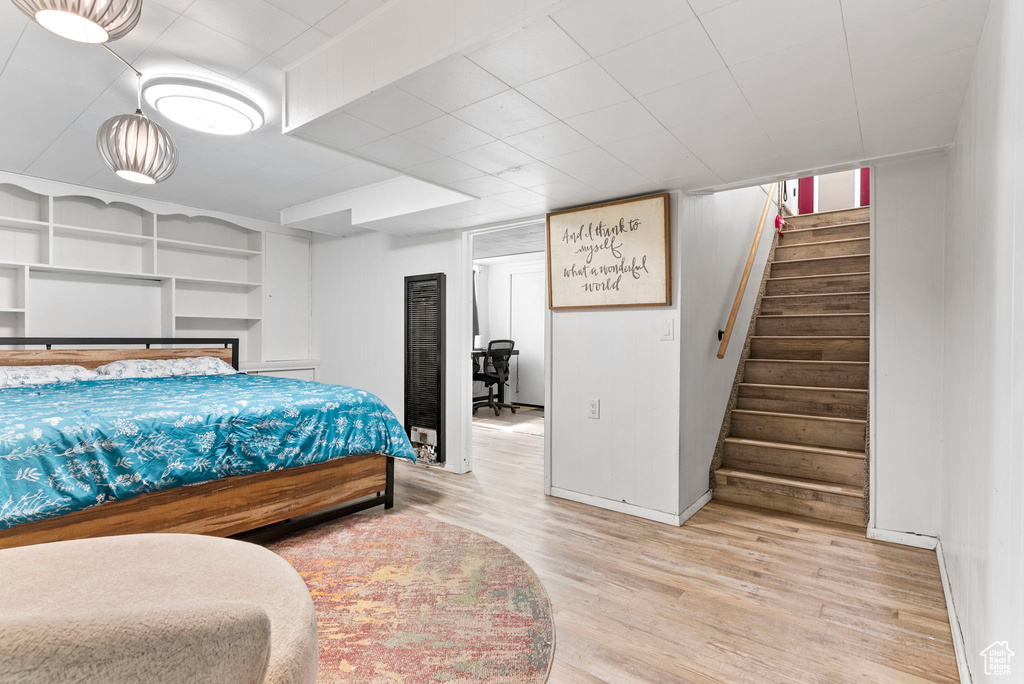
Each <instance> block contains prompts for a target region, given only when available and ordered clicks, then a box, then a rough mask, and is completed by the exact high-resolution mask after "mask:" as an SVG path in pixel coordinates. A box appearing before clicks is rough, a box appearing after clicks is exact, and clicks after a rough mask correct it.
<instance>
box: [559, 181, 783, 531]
mask: <svg viewBox="0 0 1024 684" xmlns="http://www.w3.org/2000/svg"><path fill="white" fill-rule="evenodd" d="M764 199H765V194H764V192H763V191H762V190H761V189H760V188H749V189H744V190H736V191H730V192H726V193H718V194H716V195H709V196H691V197H681V196H680V194H679V193H673V194H672V209H671V216H672V237H671V249H672V306H670V307H647V308H629V309H604V310H592V311H556V312H553V314H552V355H551V359H550V362H551V365H552V389H551V405H550V406H549V409H548V410H549V413H550V415H551V436H550V439H551V486H552V490H553V493H556V494H559V495H565V496H568V497H570V498H581V499H583V500H586V501H588V502H590V503H597V504H599V505H605V506H608V507H613V508H614V507H618V508H619V509H621V510H627V511H628V512H631V513H636V514H639V515H648V516H649V517H653V518H655V519H661V520H670V519H671V516H678V515H679V514H680V513H681V512H682V511H684V510H685V509H686V508H687V507H688V506H690V505H691V504H692V503H693V502H694V501H696V500H697V499H698V498H699V497H701V496H702V495H703V494H704V493H706V491H707V488H708V468H709V466H710V463H711V458H712V456H713V453H714V447H715V442H716V440H717V437H718V433H719V429H720V428H721V424H722V418H723V415H724V411H725V406H726V403H727V401H728V396H729V392H730V390H731V387H732V380H733V377H734V375H735V373H736V363H737V361H738V358H739V353H740V351H741V349H742V346H743V336H744V334H745V332H746V324H745V323H742V322H744V321H745V322H749V320H750V315H751V311H752V307H753V302H754V298H755V296H756V289H757V288H756V286H754V287H753V288H752V289H748V292H747V297H746V299H745V300H744V305H743V307H742V308H741V310H740V313H739V320H740V321H741V326H740V328H739V329H737V337H734V343H733V345H732V346H731V348H730V350H729V354H728V356H727V358H726V359H724V360H721V361H720V360H718V359H717V358H715V352H716V350H717V346H718V340H717V336H716V333H717V331H718V329H719V328H721V327H723V326H724V324H725V319H726V318H727V316H728V313H729V308H730V306H731V304H732V298H733V297H734V296H735V292H736V286H737V284H738V283H739V278H740V275H741V273H742V270H743V265H744V262H745V259H746V256H747V252H748V251H749V249H750V241H751V239H752V238H753V235H754V231H755V229H756V227H757V219H758V217H759V216H760V212H761V208H762V207H763V205H764ZM769 247H770V233H769V234H768V236H766V239H765V240H764V241H763V242H762V249H761V252H760V253H759V255H758V260H757V262H756V263H755V265H754V273H755V274H756V275H755V280H756V279H758V278H759V276H760V274H761V273H762V272H763V270H764V265H765V261H766V259H767V253H768V248H769ZM666 319H667V320H670V321H671V323H672V325H673V328H674V331H675V338H674V340H672V341H670V342H665V341H662V340H661V339H660V338H661V328H662V323H663V322H664V321H665V320H666ZM589 399H600V401H601V418H600V420H592V419H588V418H587V417H586V404H587V400H589ZM623 504H624V505H625V506H623Z"/></svg>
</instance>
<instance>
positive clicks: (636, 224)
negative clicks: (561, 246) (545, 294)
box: [562, 218, 650, 292]
mask: <svg viewBox="0 0 1024 684" xmlns="http://www.w3.org/2000/svg"><path fill="white" fill-rule="evenodd" d="M640 225H641V223H640V219H636V218H633V219H628V220H627V219H625V218H620V219H619V222H618V223H614V224H611V225H609V224H606V223H605V222H604V221H600V222H598V223H597V224H596V225H595V224H594V223H588V224H586V225H581V226H580V227H579V228H577V229H574V230H569V229H566V230H565V232H564V233H563V235H562V242H564V243H565V244H566V245H569V246H571V247H575V248H576V249H575V252H574V253H575V254H577V255H578V259H579V261H574V262H573V263H572V264H570V265H568V266H566V267H564V268H563V269H562V277H564V278H566V279H569V280H573V281H575V282H577V283H578V284H579V287H580V289H581V290H583V291H584V292H606V291H612V290H614V291H621V290H622V280H623V278H624V277H626V276H629V277H631V278H632V279H633V280H640V279H641V278H643V277H645V276H650V271H649V270H647V255H646V254H637V255H627V254H626V252H628V251H629V249H628V244H629V236H630V234H632V233H636V232H637V231H638V230H640Z"/></svg>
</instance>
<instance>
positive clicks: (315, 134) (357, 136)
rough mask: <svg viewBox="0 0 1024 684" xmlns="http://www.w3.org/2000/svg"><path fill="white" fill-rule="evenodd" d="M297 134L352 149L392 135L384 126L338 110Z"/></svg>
mask: <svg viewBox="0 0 1024 684" xmlns="http://www.w3.org/2000/svg"><path fill="white" fill-rule="evenodd" d="M296 135H298V136H300V137H302V138H306V139H308V140H314V141H316V142H318V143H320V144H322V145H328V146H330V147H333V148H334V149H337V150H352V149H355V148H357V147H362V146H363V145H368V144H370V143H372V142H374V141H375V140H381V139H383V138H386V137H388V136H389V135H391V134H390V133H388V132H387V131H386V130H384V129H383V128H380V127H379V126H374V125H373V124H372V123H368V122H366V121H363V120H362V119H357V118H356V117H354V116H352V115H351V114H348V113H346V112H337V113H336V114H331V115H330V116H327V117H325V118H321V119H317V120H316V122H314V123H312V124H310V125H308V126H306V127H304V128H303V129H302V130H300V131H299V132H298V133H297V134H296Z"/></svg>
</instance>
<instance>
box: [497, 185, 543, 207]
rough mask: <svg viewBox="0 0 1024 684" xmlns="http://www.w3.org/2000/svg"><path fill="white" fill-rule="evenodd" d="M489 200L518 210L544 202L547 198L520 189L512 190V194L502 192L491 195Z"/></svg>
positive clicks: (531, 191)
mask: <svg viewBox="0 0 1024 684" xmlns="http://www.w3.org/2000/svg"><path fill="white" fill-rule="evenodd" d="M490 199H492V200H494V201H495V202H501V203H502V204H507V205H508V206H510V207H515V208H520V207H525V206H528V205H531V204H538V203H540V202H544V201H545V200H546V199H547V198H546V197H544V195H541V194H539V193H536V192H534V191H533V190H524V189H522V188H520V189H518V190H513V191H512V192H503V193H501V194H500V195H492V196H491V197H490Z"/></svg>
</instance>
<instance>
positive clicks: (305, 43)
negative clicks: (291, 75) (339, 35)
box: [274, 28, 331, 64]
mask: <svg viewBox="0 0 1024 684" xmlns="http://www.w3.org/2000/svg"><path fill="white" fill-rule="evenodd" d="M330 39H331V37H330V36H329V35H328V34H326V33H324V32H323V31H321V30H319V29H315V28H309V29H306V30H305V31H304V32H302V33H301V34H300V35H299V36H298V37H297V38H295V39H294V40H292V41H289V42H288V44H286V45H285V46H284V47H282V48H280V49H278V50H275V51H274V57H277V58H278V59H280V60H281V61H283V62H285V63H286V64H291V63H292V62H297V61H299V60H300V59H302V58H303V57H305V56H306V55H308V54H309V53H311V52H313V50H316V49H317V48H318V47H320V46H321V45H323V44H324V43H326V42H327V41H329V40H330Z"/></svg>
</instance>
